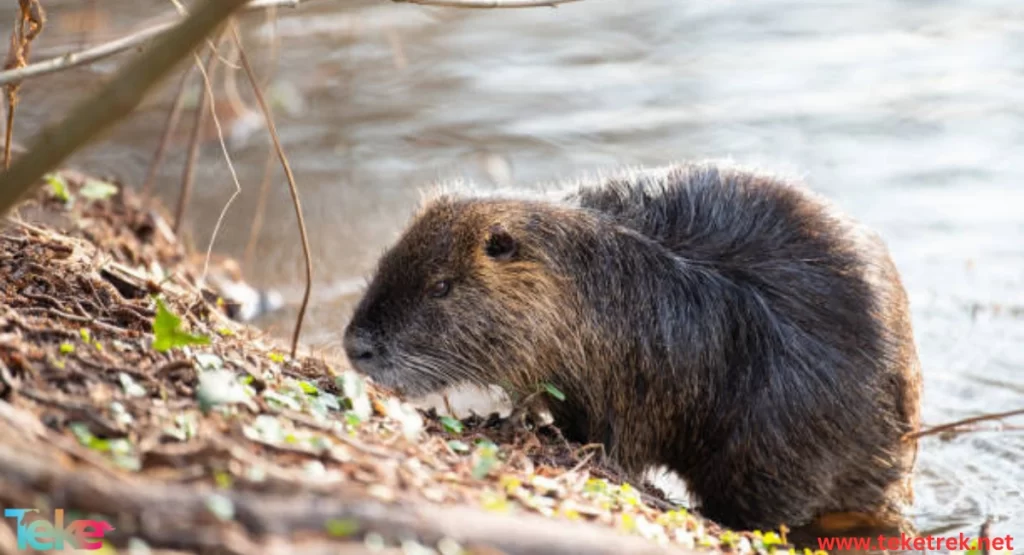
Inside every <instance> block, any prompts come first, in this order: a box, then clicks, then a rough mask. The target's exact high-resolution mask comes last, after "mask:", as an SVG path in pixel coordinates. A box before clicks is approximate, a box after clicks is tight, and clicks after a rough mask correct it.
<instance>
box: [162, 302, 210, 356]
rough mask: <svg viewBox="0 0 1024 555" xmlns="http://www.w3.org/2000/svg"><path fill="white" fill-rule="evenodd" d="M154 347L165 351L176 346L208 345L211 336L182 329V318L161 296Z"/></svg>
mask: <svg viewBox="0 0 1024 555" xmlns="http://www.w3.org/2000/svg"><path fill="white" fill-rule="evenodd" d="M153 334H154V335H155V336H156V337H155V338H154V339H153V348H154V349H156V350H157V351H159V352H161V353H163V352H167V351H169V350H171V349H173V348H174V347H185V346H188V345H208V344H209V343H210V338H209V337H206V336H205V335H193V334H191V333H188V332H186V331H183V330H182V329H181V318H179V317H178V316H176V315H175V314H174V313H173V312H171V311H170V310H168V309H167V305H165V304H164V302H163V300H161V299H160V298H159V297H158V298H157V299H156V318H154V319H153Z"/></svg>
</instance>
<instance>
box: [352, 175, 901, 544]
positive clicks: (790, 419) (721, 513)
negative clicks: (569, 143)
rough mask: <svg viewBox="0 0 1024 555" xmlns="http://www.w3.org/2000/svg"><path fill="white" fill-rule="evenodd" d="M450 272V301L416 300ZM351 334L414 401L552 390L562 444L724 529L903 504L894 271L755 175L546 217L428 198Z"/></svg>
mask: <svg viewBox="0 0 1024 555" xmlns="http://www.w3.org/2000/svg"><path fill="white" fill-rule="evenodd" d="M509 240H511V241H512V245H513V246H514V249H513V251H514V252H513V254H512V255H511V256H508V257H506V258H503V259H495V258H493V257H491V256H489V255H488V252H490V251H489V250H488V245H491V244H493V242H494V241H499V242H501V243H500V244H501V245H506V246H507V243H506V242H507V241H509ZM491 250H493V249H491ZM499 250H500V249H499ZM445 276H450V277H451V279H452V280H453V286H452V290H451V293H450V294H449V296H448V297H445V298H440V299H434V298H430V297H429V296H428V295H424V291H426V290H427V289H428V288H429V287H430V284H431V283H434V281H436V280H437V279H441V278H442V277H445ZM347 336H348V337H347V339H349V338H351V337H355V336H359V338H360V340H362V341H366V342H369V344H372V345H373V348H374V349H376V350H377V351H374V352H378V351H379V353H380V356H378V357H376V358H375V359H374V360H373V362H372V363H366V362H365V361H364V362H363V363H361V362H358V361H357V362H356V365H357V366H358V367H360V369H362V370H364V371H366V372H367V373H368V374H370V375H371V376H373V377H375V378H376V379H377V380H378V381H381V382H382V383H384V384H385V385H390V386H393V387H398V388H399V389H402V390H403V391H406V392H408V393H410V394H423V393H428V392H431V391H436V390H438V389H441V388H443V387H446V386H448V385H451V384H453V383H458V382H464V381H469V382H475V383H480V384H487V383H499V384H503V385H505V386H506V387H510V388H512V389H513V390H517V391H519V392H521V393H528V392H531V391H533V390H535V389H536V387H537V384H538V383H539V382H542V381H547V382H552V383H554V384H555V385H556V386H558V387H559V388H560V389H562V390H563V391H564V392H565V393H566V396H567V399H566V401H565V402H554V403H552V404H551V409H552V411H553V413H554V415H555V421H556V424H557V425H558V426H559V427H560V428H562V430H563V432H564V433H565V434H566V435H567V436H569V437H571V438H573V439H576V440H578V441H581V442H594V441H597V442H603V443H604V444H605V446H606V448H607V451H608V452H609V453H610V454H611V455H612V456H613V457H615V459H616V460H617V461H618V462H619V463H620V464H621V465H622V466H624V467H625V468H626V469H628V470H630V471H632V472H635V473H637V474H639V473H640V472H642V471H643V470H644V469H645V468H647V467H648V466H650V465H660V464H663V465H666V466H668V467H669V468H671V469H672V470H674V471H676V472H677V473H679V474H680V475H681V476H682V477H683V478H684V479H685V480H686V482H687V484H688V486H689V488H690V490H691V491H692V492H693V494H694V495H695V497H696V498H697V500H698V501H699V503H700V509H701V511H702V512H703V513H704V514H705V515H706V516H708V517H710V518H712V519H715V520H717V521H719V522H721V523H723V524H726V525H729V526H734V527H741V528H773V527H776V526H778V525H779V524H782V523H786V524H788V525H790V526H796V525H801V524H805V523H807V522H809V521H811V520H812V519H814V518H815V517H818V516H820V515H824V514H827V513H833V512H865V513H870V514H883V515H898V514H899V511H900V509H901V507H902V505H903V503H905V502H906V501H909V499H910V496H911V490H910V483H909V471H910V468H911V466H912V465H913V459H914V455H915V453H916V445H914V444H913V443H912V442H911V443H903V442H901V441H900V439H899V438H900V436H901V435H903V434H904V433H906V432H909V431H912V430H914V429H916V428H917V426H918V420H919V414H918V397H919V388H920V376H919V369H918V363H917V356H916V352H915V349H914V345H913V338H912V334H911V328H910V321H909V316H908V314H907V302H906V297H905V294H904V292H903V288H902V286H901V284H900V282H899V277H898V274H897V273H896V270H895V268H894V267H893V265H892V262H891V260H890V259H889V256H888V253H887V252H886V250H885V247H884V245H882V243H881V241H879V240H878V239H877V237H875V236H874V235H873V234H871V233H870V232H867V231H865V230H863V229H862V228H860V227H859V226H857V225H856V224H855V223H853V222H852V221H850V220H849V219H847V218H845V217H842V216H841V215H839V214H838V213H837V212H836V211H835V210H834V209H832V208H831V207H829V206H828V205H827V203H825V202H824V201H822V200H821V199H819V198H817V197H816V196H814V195H812V194H811V193H809V192H808V191H806V190H805V189H802V188H798V187H796V186H793V185H790V184H788V183H786V182H783V181H781V180H777V179H774V178H771V177H768V176H764V175H761V174H757V173H753V172H749V171H745V170H742V169H737V168H730V167H722V166H716V165H713V164H700V165H680V166H672V167H667V168H658V169H654V170H647V171H635V172H628V173H624V174H622V175H620V176H617V177H611V178H605V179H602V180H599V181H597V182H594V183H589V184H583V185H582V186H581V187H580V188H579V189H578V190H575V191H573V192H571V193H569V194H567V195H565V196H564V197H563V199H562V200H561V201H560V202H548V201H530V200H525V199H522V198H511V199H503V198H502V197H500V196H496V197H491V198H473V197H470V198H461V197H456V196H443V197H440V198H438V199H436V200H434V201H432V202H431V203H430V204H428V206H427V207H426V209H425V210H424V211H423V212H422V213H421V214H420V215H419V216H418V217H417V218H416V219H415V220H414V222H413V223H412V225H411V226H410V228H409V229H408V230H407V231H406V233H405V234H404V235H403V237H402V239H400V241H399V242H398V244H397V245H395V246H394V247H393V248H392V249H391V250H389V251H388V253H387V254H385V256H384V257H383V258H382V260H381V264H380V267H379V268H378V272H377V275H376V276H375V278H374V280H373V282H372V283H371V285H370V287H369V289H368V291H367V294H366V296H365V297H364V299H363V300H362V302H361V303H360V305H359V307H358V308H357V310H356V313H355V315H354V317H353V321H352V324H351V325H350V327H349V330H348V332H347Z"/></svg>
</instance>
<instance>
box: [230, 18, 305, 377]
mask: <svg viewBox="0 0 1024 555" xmlns="http://www.w3.org/2000/svg"><path fill="white" fill-rule="evenodd" d="M231 34H232V37H233V38H234V40H235V45H237V46H238V57H239V60H240V61H241V62H242V67H243V68H245V74H246V75H247V76H248V77H249V82H250V83H251V84H252V91H253V94H254V95H255V96H256V101H257V102H258V103H259V105H260V109H261V110H263V118H264V120H266V123H267V131H269V132H270V138H271V139H272V140H273V141H274V149H275V150H277V157H278V158H280V159H281V167H283V168H284V175H285V177H286V178H288V191H289V192H290V193H291V195H292V204H293V205H294V206H295V217H296V219H297V220H298V223H299V237H300V239H301V240H302V255H303V257H304V258H305V259H306V290H305V292H303V294H302V304H301V305H300V306H299V314H298V316H297V317H296V319H295V332H294V333H293V334H292V359H293V360H294V359H295V354H296V352H297V351H298V348H299V335H300V334H301V333H302V321H303V319H305V317H306V307H307V306H309V295H310V293H311V292H312V290H313V257H312V255H311V254H310V252H309V237H308V236H307V235H306V220H305V218H303V216H302V203H301V202H300V201H299V189H298V187H297V186H296V185H295V176H294V175H292V168H291V166H290V165H288V158H287V157H286V156H285V154H284V149H283V148H281V140H280V138H279V137H278V136H277V127H276V126H275V125H274V114H273V113H272V112H271V110H270V106H269V105H268V104H267V101H266V99H265V98H263V91H261V90H260V85H259V79H257V77H256V72H254V71H253V70H252V66H251V65H249V57H248V56H246V55H245V49H244V48H242V40H241V39H240V38H239V36H238V28H237V27H235V25H233V24H232V25H231Z"/></svg>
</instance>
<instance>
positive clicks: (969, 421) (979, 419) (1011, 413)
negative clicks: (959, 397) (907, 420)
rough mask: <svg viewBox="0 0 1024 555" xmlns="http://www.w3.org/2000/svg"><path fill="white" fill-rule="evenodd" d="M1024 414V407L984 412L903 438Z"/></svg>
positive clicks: (913, 437) (905, 439) (914, 437)
mask: <svg viewBox="0 0 1024 555" xmlns="http://www.w3.org/2000/svg"><path fill="white" fill-rule="evenodd" d="M1022 414H1024V409H1016V410H1008V411H1006V412H997V413H994V414H982V415H980V416H972V417H970V418H964V419H963V420H957V421H955V422H947V423H945V424H940V425H938V426H932V427H931V428H926V429H924V430H919V431H917V432H912V433H909V434H905V435H904V436H903V440H904V441H907V440H911V439H917V438H919V437H924V436H930V435H934V434H938V433H942V432H945V431H949V430H952V429H954V428H959V427H960V426H966V425H968V424H977V423H978V422H987V421H989V420H1002V419H1003V418H1009V417H1011V416H1020V415H1022Z"/></svg>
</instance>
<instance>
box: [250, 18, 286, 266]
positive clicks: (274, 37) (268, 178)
mask: <svg viewBox="0 0 1024 555" xmlns="http://www.w3.org/2000/svg"><path fill="white" fill-rule="evenodd" d="M267 24H268V25H269V26H270V61H269V62H268V63H267V73H266V75H265V76H264V78H263V85H262V86H263V87H264V88H266V87H269V86H270V83H271V82H272V81H273V79H274V73H275V72H276V71H277V65H278V61H279V52H280V42H281V37H280V36H279V35H278V34H277V9H276V8H271V9H269V10H267ZM274 154H275V153H274V149H273V145H271V148H270V149H269V150H268V151H267V161H266V163H264V164H263V179H262V181H261V182H260V196H259V200H257V201H256V213H255V214H254V215H253V219H252V226H251V227H250V228H249V242H248V243H246V245H245V254H244V255H243V257H242V264H243V267H244V268H246V269H247V270H251V269H252V262H253V258H254V257H255V256H256V245H257V243H258V242H259V239H260V232H261V231H263V217H264V215H265V214H266V211H267V198H268V197H269V196H270V184H271V182H272V181H273V177H274Z"/></svg>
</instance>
